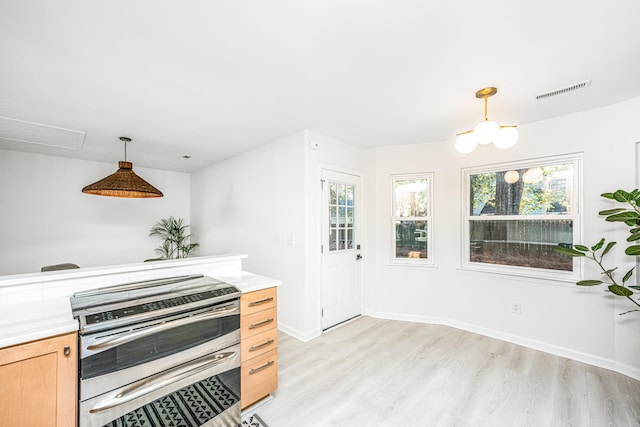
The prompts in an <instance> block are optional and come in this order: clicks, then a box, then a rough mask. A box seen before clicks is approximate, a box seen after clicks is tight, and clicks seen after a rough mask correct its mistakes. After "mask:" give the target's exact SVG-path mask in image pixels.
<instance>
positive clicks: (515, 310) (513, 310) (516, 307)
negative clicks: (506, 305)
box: [511, 302, 522, 314]
mask: <svg viewBox="0 0 640 427" xmlns="http://www.w3.org/2000/svg"><path fill="white" fill-rule="evenodd" d="M511 313H513V314H522V307H521V306H520V303H519V302H514V303H512V304H511Z"/></svg>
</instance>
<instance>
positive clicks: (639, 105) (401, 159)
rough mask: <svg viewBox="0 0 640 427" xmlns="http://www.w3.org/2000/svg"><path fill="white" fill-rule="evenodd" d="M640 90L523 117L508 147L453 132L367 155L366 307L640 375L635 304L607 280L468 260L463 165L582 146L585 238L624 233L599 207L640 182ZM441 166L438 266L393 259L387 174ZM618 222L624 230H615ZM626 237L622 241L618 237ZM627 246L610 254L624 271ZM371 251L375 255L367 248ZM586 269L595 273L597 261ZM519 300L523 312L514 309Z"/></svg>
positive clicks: (436, 223)
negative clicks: (595, 283) (467, 149)
mask: <svg viewBox="0 0 640 427" xmlns="http://www.w3.org/2000/svg"><path fill="white" fill-rule="evenodd" d="M638 117H640V98H636V99H633V100H630V101H627V102H624V103H620V104H616V105H612V106H608V107H604V108H600V109H596V110H591V111H585V112H581V113H578V114H573V115H568V116H564V117H559V118H555V119H551V120H545V121H541V122H536V123H530V124H525V125H520V126H519V130H520V141H519V142H518V144H517V145H516V146H515V147H514V148H512V149H509V150H497V149H495V148H493V147H492V146H489V147H479V148H478V149H477V150H476V151H475V152H474V153H471V154H467V155H462V154H458V153H457V152H456V151H455V149H454V147H453V140H451V141H444V142H441V143H433V144H416V145H405V146H389V147H381V148H377V149H376V150H375V154H374V155H373V156H372V158H369V160H368V167H369V170H370V171H371V172H372V175H373V176H372V179H371V186H372V187H375V190H371V191H370V194H371V197H373V198H374V199H375V202H370V203H369V208H370V212H369V214H370V216H371V218H370V220H369V223H370V230H371V231H370V232H371V233H372V236H371V244H372V246H373V253H374V257H373V262H370V263H369V264H368V275H369V277H370V278H371V280H369V287H368V291H367V307H368V312H369V313H370V314H372V315H376V316H380V317H387V318H397V319H404V320H415V321H427V322H439V323H445V324H449V325H453V326H457V327H461V328H464V329H469V330H473V331H477V332H481V333H484V334H487V335H491V336H495V337H498V338H502V339H506V340H510V341H514V342H518V343H521V344H525V345H529V346H531V347H534V348H539V349H542V350H547V351H550V352H553V353H556V354H562V355H566V356H568V357H572V358H575V359H578V360H583V361H587V362H589V363H594V364H599V365H601V366H605V367H610V368H613V369H617V370H619V371H621V372H625V373H627V374H629V375H632V376H635V377H636V378H640V358H638V354H640V337H638V334H637V330H638V327H639V326H640V316H639V315H638V314H637V313H632V314H628V315H626V316H623V317H620V316H618V315H617V313H619V312H621V311H624V310H625V309H630V308H632V307H631V306H630V303H628V302H625V301H622V300H620V299H613V298H611V297H610V296H609V295H607V294H606V293H605V292H604V288H603V287H598V288H590V289H584V288H579V287H577V286H576V285H574V284H572V283H562V282H551V281H542V280H534V279H527V278H523V277H516V276H505V275H497V274H487V273H478V272H472V271H465V270H461V269H460V268H459V267H460V254H461V253H462V247H461V212H462V210H461V203H462V200H461V172H460V170H461V168H465V167H469V166H478V165H486V164H493V163H499V162H505V161H513V160H523V159H531V158H537V157H545V156H550V155H560V154H567V153H575V152H583V153H584V164H583V169H584V185H583V188H584V191H583V194H584V212H585V213H584V243H587V244H589V245H593V244H595V243H596V242H597V241H598V240H599V239H600V237H601V236H606V237H607V238H609V239H615V240H617V241H618V242H621V243H622V242H623V241H624V238H625V237H626V235H625V232H623V231H624V227H620V226H615V225H612V224H609V223H606V222H605V221H604V220H603V219H602V218H599V217H598V215H597V212H598V211H599V210H602V209H607V208H610V207H612V203H611V202H608V201H606V200H605V199H603V198H601V197H599V195H600V194H601V193H603V192H607V191H615V190H616V189H618V188H622V189H627V190H631V189H633V188H634V186H635V163H634V159H635V143H636V142H637V141H640V128H639V127H638V125H637V124H638ZM411 172H434V174H435V176H434V225H433V227H434V233H435V234H434V244H435V254H434V255H435V261H436V264H437V267H435V268H416V267H397V266H391V265H389V254H390V252H391V250H390V247H391V236H390V230H391V228H390V225H389V224H390V222H389V221H390V203H391V200H390V196H391V190H390V174H393V173H411ZM616 230H617V231H616ZM620 246H622V245H620ZM627 258H628V257H625V256H624V255H623V254H622V253H620V254H618V255H613V256H611V257H609V259H610V262H611V265H612V266H613V265H621V268H620V269H621V270H623V271H626V267H629V266H630V265H632V264H630V261H629V260H628V259H627ZM370 259H371V256H370ZM585 276H586V277H587V278H597V277H599V273H598V271H597V270H596V268H595V266H594V265H591V264H588V263H587V264H585ZM513 302H517V303H520V304H521V306H522V314H521V315H514V314H512V313H511V304H512V303H513Z"/></svg>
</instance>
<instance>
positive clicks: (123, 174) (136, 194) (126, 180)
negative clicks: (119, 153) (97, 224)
mask: <svg viewBox="0 0 640 427" xmlns="http://www.w3.org/2000/svg"><path fill="white" fill-rule="evenodd" d="M120 141H122V142H124V161H122V162H118V170H117V171H115V172H114V173H112V174H111V175H109V176H108V177H106V178H102V179H101V180H100V181H97V182H94V183H93V184H90V185H87V186H86V187H84V188H83V189H82V192H83V193H87V194H95V195H97V196H110V197H127V198H146V197H162V196H163V194H162V191H160V190H158V189H157V188H156V187H154V186H153V185H151V184H149V183H148V182H147V181H145V180H144V179H142V178H140V177H139V176H138V175H136V174H135V172H134V171H133V163H131V162H127V142H131V138H127V137H126V136H121V137H120Z"/></svg>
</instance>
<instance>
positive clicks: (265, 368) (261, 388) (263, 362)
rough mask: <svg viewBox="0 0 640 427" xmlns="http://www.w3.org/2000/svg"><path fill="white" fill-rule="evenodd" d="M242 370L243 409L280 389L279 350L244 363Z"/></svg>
mask: <svg viewBox="0 0 640 427" xmlns="http://www.w3.org/2000/svg"><path fill="white" fill-rule="evenodd" d="M240 370H241V384H240V387H241V393H242V396H241V399H242V407H243V408H246V407H247V406H249V405H251V404H252V403H255V402H256V401H258V400H260V399H262V398H263V397H265V396H267V395H268V394H269V393H271V392H272V391H274V390H275V389H276V388H278V350H271V351H269V352H267V353H265V354H263V355H261V356H258V357H254V358H253V359H251V360H249V361H247V362H244V363H242V367H241V369H240Z"/></svg>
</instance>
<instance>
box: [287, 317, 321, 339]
mask: <svg viewBox="0 0 640 427" xmlns="http://www.w3.org/2000/svg"><path fill="white" fill-rule="evenodd" d="M278 330H279V331H282V332H284V333H285V334H287V335H289V336H290V337H293V338H295V339H297V340H298V341H302V342H307V341H311V340H312V339H314V338H318V337H319V336H320V335H322V331H321V330H313V331H309V332H302V331H299V330H297V329H295V328H292V327H290V326H289V325H286V324H284V323H282V322H278Z"/></svg>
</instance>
